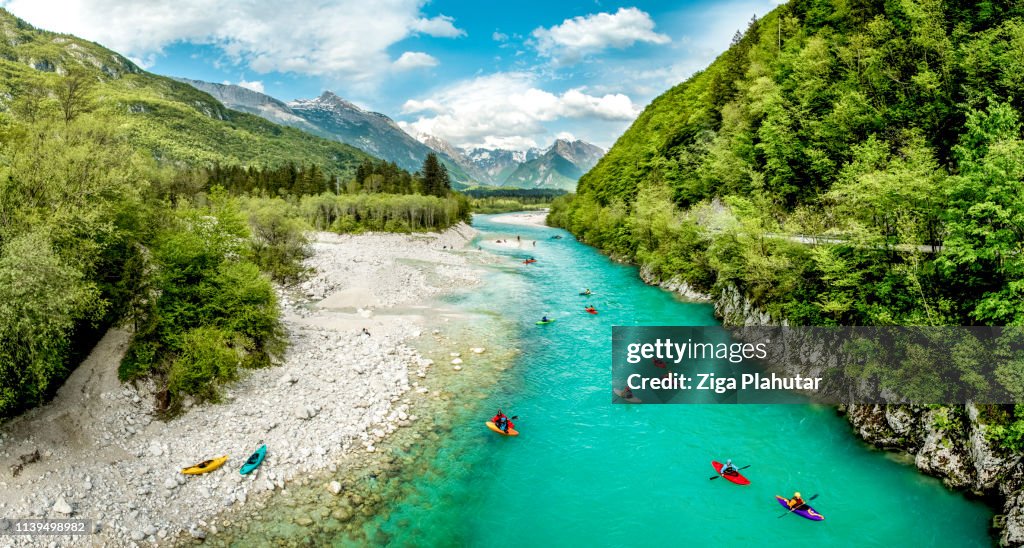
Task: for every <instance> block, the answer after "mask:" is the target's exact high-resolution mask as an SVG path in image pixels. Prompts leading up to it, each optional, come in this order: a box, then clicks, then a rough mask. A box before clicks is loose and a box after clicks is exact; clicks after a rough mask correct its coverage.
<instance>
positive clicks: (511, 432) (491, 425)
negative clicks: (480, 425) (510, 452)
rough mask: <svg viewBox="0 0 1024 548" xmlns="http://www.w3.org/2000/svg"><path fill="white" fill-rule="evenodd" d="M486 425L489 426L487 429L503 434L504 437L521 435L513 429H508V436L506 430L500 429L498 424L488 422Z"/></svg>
mask: <svg viewBox="0 0 1024 548" xmlns="http://www.w3.org/2000/svg"><path fill="white" fill-rule="evenodd" d="M486 424H487V428H490V429H491V430H492V431H494V432H497V433H499V434H501V435H502V436H518V435H519V432H517V431H516V430H515V429H513V428H509V429H508V434H506V433H505V431H504V430H502V429H501V428H498V425H497V424H494V423H493V422H491V421H487V423H486Z"/></svg>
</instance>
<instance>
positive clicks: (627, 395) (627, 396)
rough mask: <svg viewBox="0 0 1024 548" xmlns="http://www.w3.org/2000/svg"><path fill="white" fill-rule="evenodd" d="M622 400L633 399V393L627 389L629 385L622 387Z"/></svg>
mask: <svg viewBox="0 0 1024 548" xmlns="http://www.w3.org/2000/svg"><path fill="white" fill-rule="evenodd" d="M622 399H624V400H629V399H633V391H632V390H630V389H629V385H626V386H623V387H622Z"/></svg>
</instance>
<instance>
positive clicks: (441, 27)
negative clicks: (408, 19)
mask: <svg viewBox="0 0 1024 548" xmlns="http://www.w3.org/2000/svg"><path fill="white" fill-rule="evenodd" d="M412 29H413V30H414V31H416V32H421V33H423V34H427V35H430V36H436V37H438V38H458V37H459V36H465V35H466V31H464V30H462V29H460V28H456V27H455V19H454V18H453V17H449V16H447V15H438V16H437V17H431V18H430V19H426V18H422V19H418V20H417V21H416V22H415V23H413V26H412Z"/></svg>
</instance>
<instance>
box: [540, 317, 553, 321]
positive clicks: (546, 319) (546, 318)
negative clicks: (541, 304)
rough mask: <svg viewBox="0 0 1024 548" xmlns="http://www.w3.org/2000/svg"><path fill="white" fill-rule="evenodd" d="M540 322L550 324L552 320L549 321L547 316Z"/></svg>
mask: <svg viewBox="0 0 1024 548" xmlns="http://www.w3.org/2000/svg"><path fill="white" fill-rule="evenodd" d="M540 321H542V322H550V321H551V320H549V319H548V317H547V316H544V317H543V318H541V319H540Z"/></svg>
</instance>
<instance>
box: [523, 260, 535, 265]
mask: <svg viewBox="0 0 1024 548" xmlns="http://www.w3.org/2000/svg"><path fill="white" fill-rule="evenodd" d="M535 262H537V259H527V260H525V261H523V264H533V263H535Z"/></svg>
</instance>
